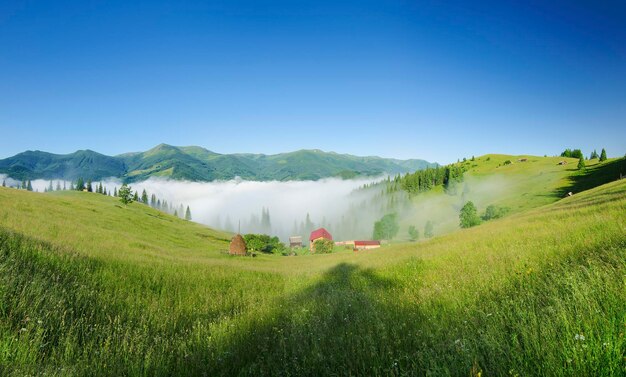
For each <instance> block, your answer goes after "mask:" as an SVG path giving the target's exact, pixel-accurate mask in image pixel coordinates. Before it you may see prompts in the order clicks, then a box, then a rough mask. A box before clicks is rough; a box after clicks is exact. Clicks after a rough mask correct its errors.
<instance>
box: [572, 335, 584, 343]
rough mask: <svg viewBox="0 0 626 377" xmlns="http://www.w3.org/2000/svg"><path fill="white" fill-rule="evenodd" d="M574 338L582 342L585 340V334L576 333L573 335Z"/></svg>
mask: <svg viewBox="0 0 626 377" xmlns="http://www.w3.org/2000/svg"><path fill="white" fill-rule="evenodd" d="M574 339H576V340H578V341H581V342H584V341H585V336H584V335H583V334H576V336H575V337H574Z"/></svg>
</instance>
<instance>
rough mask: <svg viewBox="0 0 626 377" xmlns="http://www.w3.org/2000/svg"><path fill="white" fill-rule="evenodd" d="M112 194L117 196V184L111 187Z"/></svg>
mask: <svg viewBox="0 0 626 377" xmlns="http://www.w3.org/2000/svg"><path fill="white" fill-rule="evenodd" d="M113 196H117V186H115V187H113Z"/></svg>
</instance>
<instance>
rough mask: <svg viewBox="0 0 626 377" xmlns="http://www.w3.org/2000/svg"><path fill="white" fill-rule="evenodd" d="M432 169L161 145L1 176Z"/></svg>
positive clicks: (331, 156) (77, 156)
mask: <svg viewBox="0 0 626 377" xmlns="http://www.w3.org/2000/svg"><path fill="white" fill-rule="evenodd" d="M435 165H436V164H432V163H429V162H427V161H424V160H404V161H403V160H395V159H385V158H380V157H357V156H351V155H345V154H337V153H332V152H330V153H327V152H322V151H319V150H302V151H297V152H290V153H282V154H277V155H262V154H231V155H227V154H218V153H214V152H211V151H209V150H206V149H204V148H201V147H193V146H192V147H175V146H171V145H167V144H160V145H158V146H156V147H154V148H152V149H150V150H148V151H145V152H136V153H125V154H122V155H119V156H115V157H109V156H104V155H101V154H98V153H96V152H92V151H78V152H75V153H71V154H68V155H56V154H52V153H46V152H40V151H35V152H32V151H27V152H24V153H20V154H18V155H16V156H13V157H10V158H7V159H4V160H0V173H4V174H8V175H9V176H11V177H12V178H15V179H19V180H21V179H37V178H44V179H54V178H65V179H72V180H74V179H76V178H78V177H84V178H85V179H93V180H98V179H103V178H108V177H117V178H122V179H124V180H126V181H130V182H132V181H140V180H145V179H147V178H150V177H168V178H172V179H178V180H192V181H213V180H229V179H233V178H236V177H241V178H243V179H247V180H261V181H268V180H308V179H312V180H318V179H322V178H328V177H343V178H352V177H355V176H361V175H366V176H374V175H380V174H383V173H390V174H397V173H406V172H410V171H415V170H419V169H424V168H426V167H428V166H435Z"/></svg>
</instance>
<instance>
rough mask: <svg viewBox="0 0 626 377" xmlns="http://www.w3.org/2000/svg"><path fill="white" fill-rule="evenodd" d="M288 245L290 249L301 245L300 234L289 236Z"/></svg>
mask: <svg viewBox="0 0 626 377" xmlns="http://www.w3.org/2000/svg"><path fill="white" fill-rule="evenodd" d="M289 247H290V248H292V249H293V248H296V247H302V236H291V237H289Z"/></svg>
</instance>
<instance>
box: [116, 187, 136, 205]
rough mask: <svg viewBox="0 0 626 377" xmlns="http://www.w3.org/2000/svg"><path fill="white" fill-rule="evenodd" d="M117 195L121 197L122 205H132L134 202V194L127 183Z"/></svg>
mask: <svg viewBox="0 0 626 377" xmlns="http://www.w3.org/2000/svg"><path fill="white" fill-rule="evenodd" d="M117 194H118V195H119V197H120V201H121V202H122V203H124V204H130V203H132V202H133V194H132V190H131V187H130V186H128V185H127V184H126V183H124V184H123V185H122V187H121V188H120V190H119V191H118V193H117Z"/></svg>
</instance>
